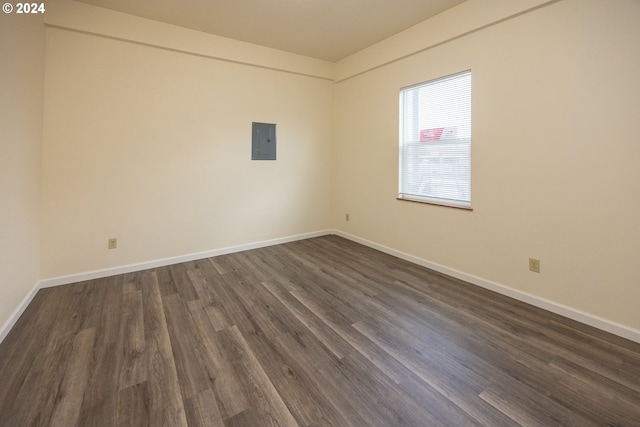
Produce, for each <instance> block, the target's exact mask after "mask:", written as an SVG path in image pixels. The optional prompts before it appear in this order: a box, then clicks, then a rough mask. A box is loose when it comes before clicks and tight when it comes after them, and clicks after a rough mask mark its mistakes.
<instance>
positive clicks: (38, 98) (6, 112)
mask: <svg viewBox="0 0 640 427" xmlns="http://www.w3.org/2000/svg"><path fill="white" fill-rule="evenodd" d="M0 63H1V66H0V87H1V88H2V91H1V95H0V129H1V130H2V131H1V132H2V133H1V136H0V201H1V202H0V203H1V205H0V259H1V260H2V261H1V263H0V326H1V325H3V324H5V322H7V321H11V320H15V319H11V317H12V314H13V313H14V311H15V310H16V309H17V308H18V307H19V306H20V304H21V302H22V301H23V300H24V299H25V297H26V296H27V295H28V294H29V292H30V291H31V290H32V289H33V288H34V287H35V285H36V284H37V282H38V279H39V273H38V266H39V230H40V225H39V221H40V215H39V198H40V190H39V186H40V141H41V138H42V93H43V82H44V66H43V64H44V25H43V22H42V18H41V17H40V16H28V15H22V16H19V15H15V14H11V15H9V14H4V13H2V14H0ZM1 333H3V330H0V334H1Z"/></svg>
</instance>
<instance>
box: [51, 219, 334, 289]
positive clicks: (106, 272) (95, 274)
mask: <svg viewBox="0 0 640 427" xmlns="http://www.w3.org/2000/svg"><path fill="white" fill-rule="evenodd" d="M327 234H333V231H332V230H322V231H314V232H311V233H304V234H296V235H293V236H287V237H280V238H277V239H270V240H262V241H259V242H253V243H246V244H242V245H237V246H229V247H226V248H220V249H212V250H209V251H204V252H196V253H193V254H187V255H179V256H176V257H170V258H163V259H159V260H154V261H146V262H141V263H137V264H129V265H123V266H119V267H113V268H105V269H102V270H94V271H87V272H84V273H78V274H71V275H68V276H60V277H54V278H51V279H43V280H41V281H40V287H41V288H49V287H52V286H59V285H67V284H69V283H76V282H83V281H85V280H93V279H100V278H102V277H109V276H115V275H117V274H124V273H132V272H134V271H141V270H148V269H150V268H156V267H164V266H166V265H171V264H179V263H181V262H189V261H195V260H198V259H203V258H210V257H214V256H219V255H226V254H231V253H234V252H242V251H248V250H250V249H257V248H264V247H267V246H273V245H280V244H282V243H288V242H295V241H296V240H303V239H310V238H312V237H319V236H326V235H327Z"/></svg>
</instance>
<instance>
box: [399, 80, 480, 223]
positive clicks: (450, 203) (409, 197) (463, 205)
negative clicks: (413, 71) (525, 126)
mask: <svg viewBox="0 0 640 427" xmlns="http://www.w3.org/2000/svg"><path fill="white" fill-rule="evenodd" d="M466 75H468V76H469V79H470V81H469V84H470V87H469V93H468V96H469V101H468V102H469V106H468V110H469V119H468V120H469V137H468V138H455V139H457V140H467V139H468V145H469V148H468V150H469V153H468V159H469V162H468V177H469V178H468V201H467V200H462V199H455V198H446V197H434V196H432V195H425V194H408V192H407V191H406V190H407V188H406V186H405V187H404V188H403V184H404V181H403V176H404V169H403V166H405V165H406V163H405V162H406V159H405V158H404V157H403V156H406V152H405V151H406V145H407V142H406V141H405V140H406V138H405V135H404V132H405V130H406V129H405V106H404V101H405V98H404V97H405V94H406V93H407V92H408V91H410V90H414V89H417V88H420V87H423V86H430V85H434V84H437V83H438V82H444V81H449V80H452V79H455V78H457V77H462V76H466ZM471 79H472V73H471V70H470V69H468V70H464V71H460V72H457V73H453V74H449V75H445V76H441V77H437V78H433V79H430V80H427V81H424V82H421V83H417V84H413V85H410V86H406V87H402V88H400V91H399V96H398V99H399V114H398V117H399V120H398V124H399V128H398V139H399V144H398V196H397V197H396V199H397V200H401V201H409V202H417V203H425V204H430V205H438V206H444V207H451V208H457V209H463V210H469V211H471V210H473V208H472V205H471V202H472V199H471V184H472V179H471V178H472V176H471V166H472V153H471V151H472V144H471V142H472V133H471V126H472V123H471V116H472V95H473V93H472V90H473V86H472V80H471ZM414 120H417V119H414ZM419 127H420V126H419V125H418V126H417V128H419ZM434 142H435V141H434ZM414 143H415V141H414ZM421 143H428V142H422V141H421ZM434 145H435V144H434Z"/></svg>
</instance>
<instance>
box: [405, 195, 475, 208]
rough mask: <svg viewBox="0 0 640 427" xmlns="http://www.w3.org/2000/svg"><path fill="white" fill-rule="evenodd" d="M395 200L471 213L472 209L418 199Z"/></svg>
mask: <svg viewBox="0 0 640 427" xmlns="http://www.w3.org/2000/svg"><path fill="white" fill-rule="evenodd" d="M396 200H401V201H403V202H413V203H422V204H425V205H434V206H442V207H445V208H454V209H461V210H463V211H473V208H472V207H470V206H469V207H467V206H460V205H455V204H448V203H446V202H437V201H428V200H420V199H412V198H409V197H400V196H398V197H396Z"/></svg>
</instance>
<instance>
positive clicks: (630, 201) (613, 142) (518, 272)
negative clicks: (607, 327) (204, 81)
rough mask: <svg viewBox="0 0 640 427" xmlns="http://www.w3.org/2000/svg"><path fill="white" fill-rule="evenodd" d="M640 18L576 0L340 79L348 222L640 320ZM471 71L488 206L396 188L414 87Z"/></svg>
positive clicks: (481, 193) (482, 197)
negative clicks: (463, 205)
mask: <svg viewBox="0 0 640 427" xmlns="http://www.w3.org/2000/svg"><path fill="white" fill-rule="evenodd" d="M638 22H640V3H639V2H637V1H627V0H616V1H614V2H610V1H591V2H583V1H578V0H569V1H562V2H559V3H555V4H551V5H548V6H545V7H543V8H540V9H537V10H534V11H532V12H530V13H527V14H524V15H521V16H518V17H515V18H513V19H511V20H507V21H505V22H502V23H499V24H497V25H493V26H490V27H488V28H485V29H483V30H480V31H477V32H473V33H471V34H468V35H466V36H464V37H461V38H458V39H455V40H453V41H451V42H448V43H445V44H442V45H440V46H437V47H434V48H432V49H428V50H426V51H424V52H421V53H418V54H415V55H412V56H409V57H407V58H404V59H401V60H398V61H396V62H393V63H390V64H388V65H386V66H383V67H380V68H377V69H373V70H372V71H369V72H366V73H364V74H361V75H357V76H355V77H352V78H350V79H347V80H344V81H342V82H340V83H338V84H337V85H336V90H335V94H336V95H335V96H336V99H335V102H336V104H335V105H336V113H335V121H336V122H335V129H334V132H335V135H336V143H337V146H336V152H335V156H334V157H335V159H336V164H334V171H335V177H334V185H333V190H334V192H333V194H334V204H333V205H334V210H333V216H332V222H333V224H334V226H335V227H336V228H338V229H340V230H342V231H344V232H346V233H351V234H353V235H356V236H358V237H360V238H363V239H368V240H370V241H373V242H376V243H378V244H381V245H385V246H387V247H390V248H393V249H395V250H398V251H402V252H405V253H408V254H410V255H413V256H416V257H419V258H422V259H424V260H428V261H430V262H433V263H437V264H440V265H443V266H446V267H448V268H452V269H456V270H459V271H462V272H465V273H466V274H469V275H474V276H477V277H480V278H482V279H484V280H488V281H493V282H497V283H499V284H502V285H505V286H508V287H511V288H514V289H516V290H518V291H520V292H524V293H529V294H532V295H535V296H536V297H538V298H542V299H546V300H550V301H553V302H554V303H555V304H560V305H565V306H568V307H570V308H572V309H574V310H578V311H582V312H586V313H589V314H590V315H592V316H598V317H601V318H604V319H607V320H609V321H613V322H617V323H620V324H623V325H626V326H628V327H631V328H635V329H636V330H637V329H640V311H639V310H638V302H639V301H640V262H638V259H640V226H639V225H638V212H640V167H638V159H640V144H639V143H638V135H640V120H638V114H639V112H640V79H638V76H639V75H640V56H639V55H637V46H639V45H640V26H639V25H638ZM362 56H363V57H364V58H365V59H366V60H369V59H370V58H369V57H368V56H367V55H366V53H363V54H362ZM349 66H350V67H354V64H352V63H350V64H349ZM366 67H367V68H371V66H370V64H368V63H367V64H366ZM466 69H471V70H472V73H473V101H472V102H473V143H472V144H473V145H472V147H473V148H472V150H473V151H472V154H473V159H472V205H473V211H472V212H468V211H463V210H457V209H451V208H443V207H438V206H431V205H425V204H417V203H410V202H404V201H398V200H396V199H395V197H396V195H397V175H398V166H397V159H398V154H397V151H398V148H397V144H398V90H399V89H400V88H401V87H404V86H407V85H411V84H415V83H419V82H422V81H426V80H429V79H432V78H435V77H439V76H442V75H447V74H451V73H454V72H458V71H462V70H466ZM345 212H349V213H350V214H351V220H350V222H345V220H344V213H345ZM529 257H536V258H539V259H540V260H541V269H542V272H541V273H540V274H535V273H531V272H529V271H528V258H529Z"/></svg>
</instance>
